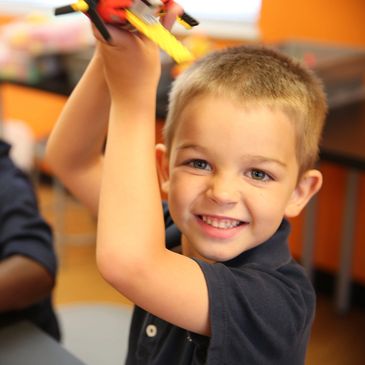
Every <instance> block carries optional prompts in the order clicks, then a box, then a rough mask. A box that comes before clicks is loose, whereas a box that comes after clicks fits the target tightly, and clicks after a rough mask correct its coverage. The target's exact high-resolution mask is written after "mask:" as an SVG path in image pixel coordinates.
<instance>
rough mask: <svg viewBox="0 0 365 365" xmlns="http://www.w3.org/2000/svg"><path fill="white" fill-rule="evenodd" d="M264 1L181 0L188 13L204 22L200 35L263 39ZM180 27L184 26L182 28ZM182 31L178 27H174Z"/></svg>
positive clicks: (199, 29)
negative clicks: (260, 28) (261, 16)
mask: <svg viewBox="0 0 365 365" xmlns="http://www.w3.org/2000/svg"><path fill="white" fill-rule="evenodd" d="M261 1H262V0H244V1H237V0H209V1H198V0H179V1H177V2H178V3H179V4H181V5H182V6H183V7H184V10H185V11H186V12H187V13H189V14H190V15H192V16H193V17H194V18H197V19H198V20H199V22H200V25H199V27H197V28H196V30H194V31H196V32H204V33H207V34H209V35H212V36H215V37H217V38H231V39H232V38H234V39H236V38H238V39H240V38H248V39H257V38H258V37H259V29H258V20H259V16H260V12H261ZM179 28H180V27H179ZM174 29H175V30H176V31H178V27H175V28H174Z"/></svg>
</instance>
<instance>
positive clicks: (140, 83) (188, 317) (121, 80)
mask: <svg viewBox="0 0 365 365" xmlns="http://www.w3.org/2000/svg"><path fill="white" fill-rule="evenodd" d="M112 38H113V42H114V46H110V45H107V44H102V47H101V48H102V54H103V59H104V65H105V70H106V79H107V82H108V85H109V90H110V95H111V100H112V102H111V112H110V119H109V128H108V137H107V146H106V151H105V159H104V167H103V179H102V186H101V196H100V205H99V214H98V236H97V263H98V267H99V270H100V271H101V273H102V275H103V276H104V278H105V279H106V280H107V281H109V282H110V283H111V285H113V286H114V287H115V288H116V289H117V290H119V291H120V292H121V293H122V294H124V295H125V296H126V297H128V298H129V299H130V300H132V301H133V302H134V303H136V304H137V305H138V306H140V307H142V308H144V309H146V310H147V311H149V312H151V313H153V314H155V315H156V316H158V317H160V318H162V319H165V320H167V321H169V322H170V323H173V324H175V325H178V326H180V327H183V328H186V329H188V330H191V331H193V332H196V333H200V334H209V319H208V292H207V286H206V282H205V279H204V276H203V273H202V271H201V269H200V268H199V266H198V264H197V263H196V262H195V261H193V260H192V259H190V258H188V257H185V256H182V255H179V254H176V253H173V252H171V251H169V250H167V249H166V248H165V237H164V222H163V214H162V208H161V197H160V192H159V185H158V178H157V174H156V164H155V100H156V90H157V83H158V76H159V71H160V63H159V52H158V49H157V48H156V47H155V45H154V44H153V43H151V42H150V41H149V40H147V39H146V38H145V37H142V36H140V35H134V34H130V33H127V32H120V31H115V32H113V33H112ZM101 41H102V40H101Z"/></svg>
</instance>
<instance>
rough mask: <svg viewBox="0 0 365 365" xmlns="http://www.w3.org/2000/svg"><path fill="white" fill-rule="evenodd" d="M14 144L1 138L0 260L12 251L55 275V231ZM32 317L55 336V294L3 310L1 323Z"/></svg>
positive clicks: (57, 337)
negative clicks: (12, 156) (42, 212)
mask: <svg viewBox="0 0 365 365" xmlns="http://www.w3.org/2000/svg"><path fill="white" fill-rule="evenodd" d="M9 150H10V146H9V145H8V144H7V143H5V142H3V141H1V140H0V261H1V260H3V259H6V258H7V257H10V256H12V255H22V256H25V257H28V258H30V259H32V260H34V261H36V262H38V263H39V264H40V265H42V266H43V267H45V268H46V269H47V270H48V272H49V273H50V274H51V275H52V276H53V277H55V276H56V270H57V260H56V256H55V251H54V247H53V238H52V231H51V229H50V227H49V225H48V224H47V223H46V222H45V220H44V219H43V218H42V217H41V215H40V213H39V209H38V205H37V200H36V196H35V194H34V190H33V186H32V184H31V182H30V181H29V178H28V177H27V176H26V175H25V174H24V173H23V172H22V171H20V170H19V169H18V168H17V167H16V166H15V165H14V164H13V162H12V161H11V159H10V158H9ZM24 319H26V320H30V321H32V322H33V323H34V324H35V325H37V326H38V327H40V328H41V329H43V330H44V331H45V332H47V333H48V334H50V335H51V336H53V337H54V338H55V339H59V338H60V331H59V326H58V323H57V319H56V316H55V313H54V311H53V308H52V303H51V297H48V298H45V299H44V300H42V301H41V302H39V303H36V304H34V305H32V306H30V307H28V308H26V309H24V310H19V311H11V312H6V313H0V327H1V326H5V325H8V324H11V323H13V322H15V321H18V320H24Z"/></svg>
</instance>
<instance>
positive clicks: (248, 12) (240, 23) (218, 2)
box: [0, 0, 262, 39]
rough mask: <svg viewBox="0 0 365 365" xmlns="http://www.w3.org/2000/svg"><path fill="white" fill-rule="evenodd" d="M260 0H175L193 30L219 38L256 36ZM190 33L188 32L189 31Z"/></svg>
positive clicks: (11, 9)
mask: <svg viewBox="0 0 365 365" xmlns="http://www.w3.org/2000/svg"><path fill="white" fill-rule="evenodd" d="M75 1H76V0H5V1H4V0H2V1H1V2H0V12H3V13H11V14H17V13H23V14H24V13H26V12H29V11H32V10H43V11H47V12H50V13H52V12H53V10H54V8H56V7H58V6H61V5H67V4H69V3H72V2H75ZM261 1H262V0H244V1H237V0H206V1H200V0H177V2H178V3H179V4H181V5H182V6H183V7H184V9H185V10H186V12H187V13H189V14H191V15H192V16H193V17H195V18H197V19H198V20H199V22H200V25H199V27H197V28H196V29H195V30H193V31H194V32H202V33H206V34H209V35H212V36H215V37H218V38H238V39H239V38H248V39H257V38H258V37H259V30H258V25H257V22H258V19H259V16H260V11H261ZM181 28H182V27H180V26H176V27H175V28H174V32H178V33H184V30H183V29H181ZM190 32H191V31H190Z"/></svg>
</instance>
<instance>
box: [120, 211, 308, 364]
mask: <svg viewBox="0 0 365 365" xmlns="http://www.w3.org/2000/svg"><path fill="white" fill-rule="evenodd" d="M164 213H165V223H166V241H167V246H168V248H170V249H171V248H173V247H174V246H177V245H180V232H179V231H178V229H177V228H176V226H175V225H174V223H173V221H172V220H171V217H170V215H169V212H168V209H167V206H166V205H164ZM289 232H290V225H289V223H288V222H287V221H286V220H283V221H282V223H281V225H280V227H279V229H278V231H277V232H276V233H275V234H274V235H273V236H272V237H271V238H270V239H268V240H267V241H266V242H264V243H262V244H261V245H259V246H257V247H254V248H252V249H250V250H248V251H246V252H244V253H242V254H241V255H239V256H238V257H236V258H234V259H232V260H230V261H226V262H221V263H215V264H208V263H206V262H203V261H200V260H196V261H197V262H198V264H199V265H200V267H201V269H202V271H203V273H204V276H205V279H206V282H207V286H208V293H209V313H210V321H211V337H205V336H201V335H197V334H194V333H189V332H188V331H186V330H185V329H182V328H179V327H176V326H174V325H171V324H170V323H168V322H166V321H163V320H161V319H159V318H157V317H155V316H153V315H151V314H149V313H147V312H145V311H144V310H142V309H141V308H138V307H136V308H135V311H134V315H133V318H132V322H131V329H130V339H129V351H128V356H127V360H126V364H127V365H167V364H174V365H188V364H194V365H200V364H208V365H223V364H227V365H235V364H237V365H238V364H240V365H241V364H247V365H266V364H267V365H302V364H304V362H305V354H306V348H307V344H308V339H309V335H310V329H311V325H312V321H313V317H314V311H315V293H314V290H313V287H312V285H311V283H310V281H309V280H308V278H307V277H306V275H305V272H304V270H303V268H302V267H301V266H300V265H299V264H298V263H296V262H295V261H294V260H293V258H292V257H291V255H290V252H289V248H288V241H287V240H288V235H289Z"/></svg>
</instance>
